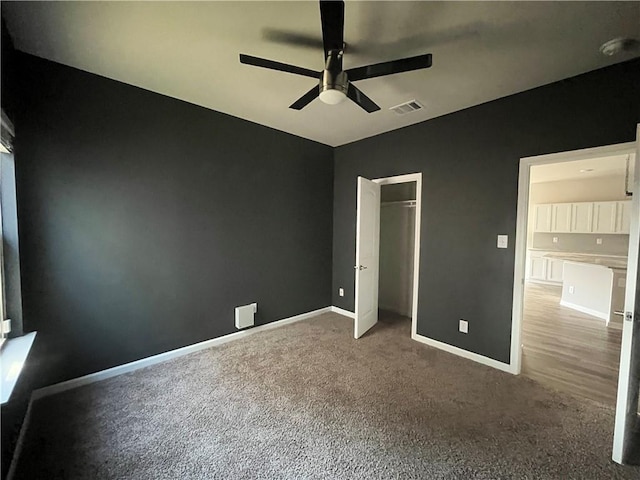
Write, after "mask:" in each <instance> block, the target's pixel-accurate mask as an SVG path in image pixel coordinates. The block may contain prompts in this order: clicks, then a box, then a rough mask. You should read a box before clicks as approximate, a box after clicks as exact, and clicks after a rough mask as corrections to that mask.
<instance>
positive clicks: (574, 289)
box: [569, 285, 576, 295]
mask: <svg viewBox="0 0 640 480" xmlns="http://www.w3.org/2000/svg"><path fill="white" fill-rule="evenodd" d="M569 293H570V294H572V295H573V294H574V293H576V287H574V286H573V285H569Z"/></svg>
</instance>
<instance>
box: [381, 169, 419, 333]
mask: <svg viewBox="0 0 640 480" xmlns="http://www.w3.org/2000/svg"><path fill="white" fill-rule="evenodd" d="M373 181H374V182H376V183H379V184H380V185H392V184H395V183H409V182H416V200H415V202H416V207H415V208H416V218H415V232H414V239H413V249H414V250H413V298H412V302H413V305H412V308H411V338H413V337H414V336H415V335H416V332H417V331H418V285H419V283H420V234H421V228H420V224H421V220H422V172H418V173H408V174H406V175H396V176H395V177H386V178H376V179H374V180H373Z"/></svg>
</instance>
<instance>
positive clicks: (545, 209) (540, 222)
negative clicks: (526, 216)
mask: <svg viewBox="0 0 640 480" xmlns="http://www.w3.org/2000/svg"><path fill="white" fill-rule="evenodd" d="M551 208H552V205H551V204H548V205H536V206H535V211H534V217H535V218H534V220H533V222H534V227H533V231H534V232H550V231H551V213H552V211H551Z"/></svg>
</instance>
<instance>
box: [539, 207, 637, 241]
mask: <svg viewBox="0 0 640 480" xmlns="http://www.w3.org/2000/svg"><path fill="white" fill-rule="evenodd" d="M630 223H631V202H630V201H628V200H627V201H612V202H575V203H548V204H539V205H535V207H534V222H533V231H534V232H546V233H624V234H628V233H629V227H630Z"/></svg>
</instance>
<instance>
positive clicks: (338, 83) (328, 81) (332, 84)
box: [320, 50, 349, 104]
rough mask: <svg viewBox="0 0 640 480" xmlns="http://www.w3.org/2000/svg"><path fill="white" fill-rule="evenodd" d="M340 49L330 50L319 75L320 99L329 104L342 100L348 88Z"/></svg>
mask: <svg viewBox="0 0 640 480" xmlns="http://www.w3.org/2000/svg"><path fill="white" fill-rule="evenodd" d="M342 54H343V52H342V50H330V51H329V52H328V53H327V63H326V65H325V69H324V70H323V71H322V75H321V76H320V100H322V101H323V102H325V103H329V104H336V103H340V102H341V101H343V100H344V99H345V98H346V96H347V91H348V89H349V79H348V77H347V73H346V72H344V71H343V70H342Z"/></svg>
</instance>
